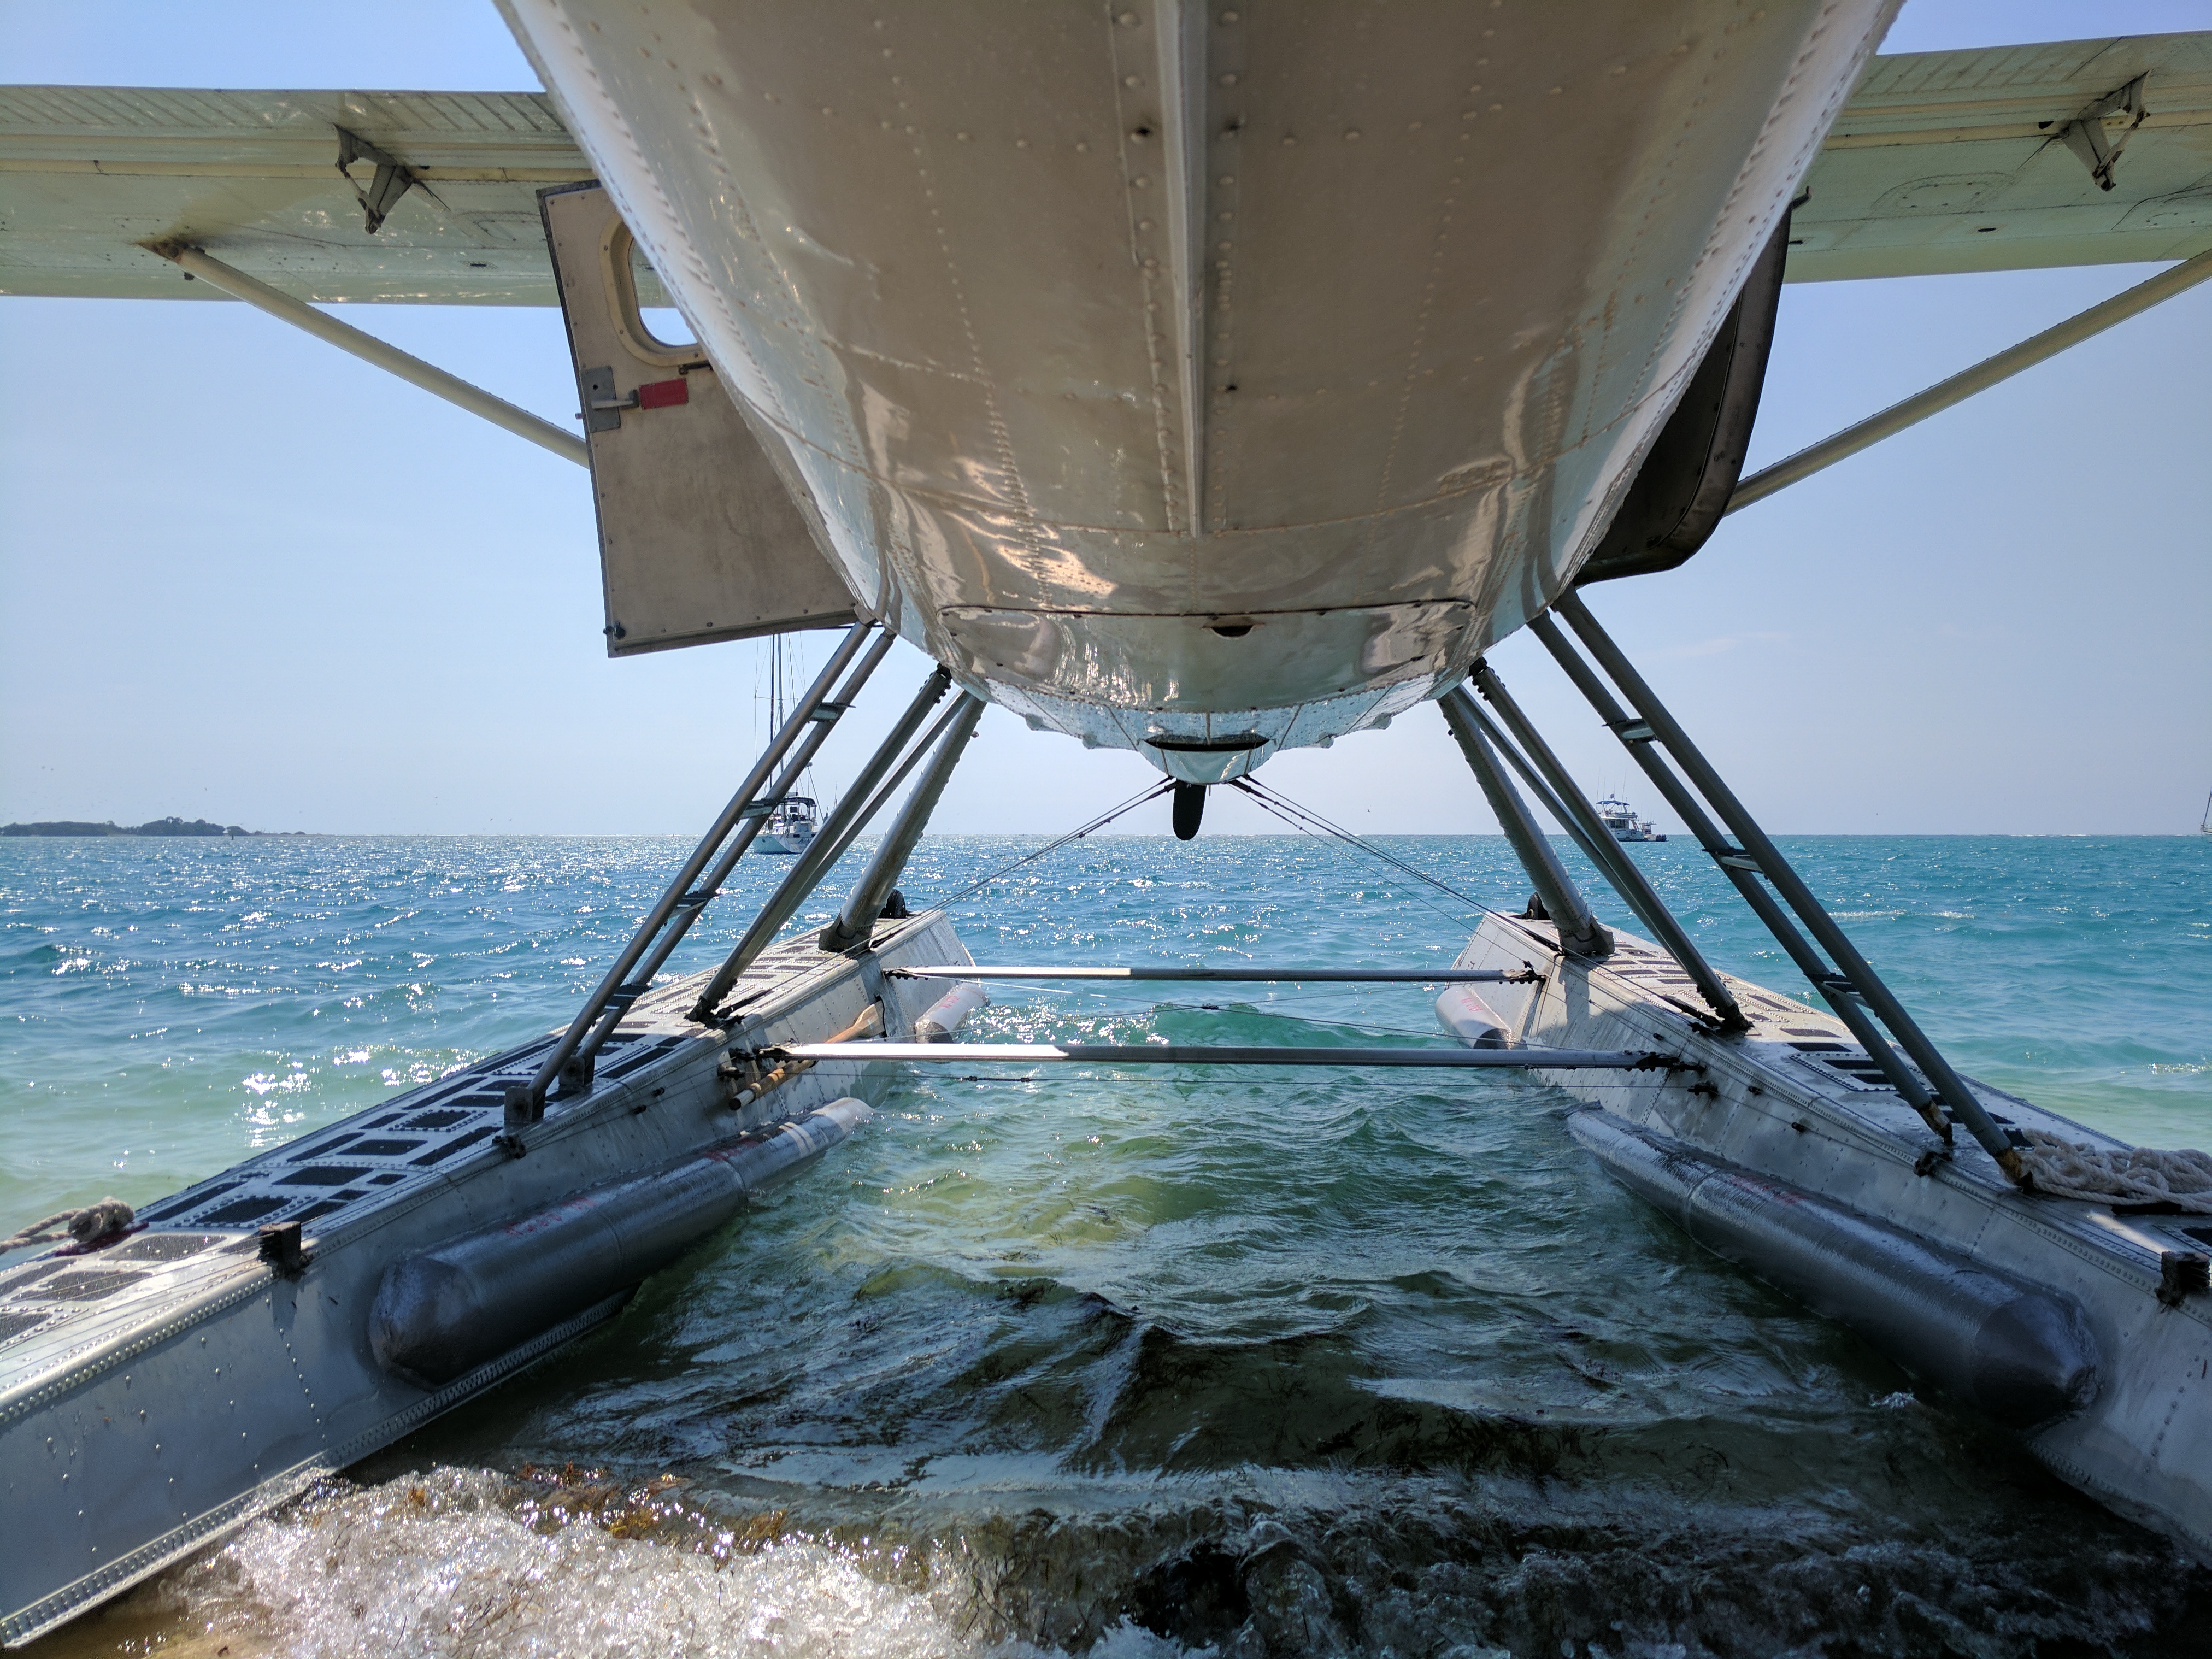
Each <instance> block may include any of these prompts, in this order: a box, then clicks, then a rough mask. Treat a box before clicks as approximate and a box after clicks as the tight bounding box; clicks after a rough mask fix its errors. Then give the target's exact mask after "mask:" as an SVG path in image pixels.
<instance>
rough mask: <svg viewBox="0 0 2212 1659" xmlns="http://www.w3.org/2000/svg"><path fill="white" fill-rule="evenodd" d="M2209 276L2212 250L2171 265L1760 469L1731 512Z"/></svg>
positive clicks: (1733, 502) (1739, 487) (1739, 490)
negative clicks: (2060, 321)
mask: <svg viewBox="0 0 2212 1659" xmlns="http://www.w3.org/2000/svg"><path fill="white" fill-rule="evenodd" d="M2207 277H2212V249H2207V250H2206V251H2205V252H2203V253H2200V254H2198V255H2197V256H2196V257H2195V258H2190V259H2184V260H2183V261H2182V262H2181V263H2180V264H2178V265H2169V266H2168V267H2167V268H2166V270H2161V271H2160V272H2159V273H2158V275H2157V276H2153V277H2151V278H2150V279H2149V280H2148V281H2147V282H2142V283H2136V285H2135V286H2134V287H2133V288H2131V289H2124V290H2123V291H2122V292H2120V293H2118V294H2115V295H2113V296H2112V298H2111V299H2109V300H2106V301H2104V302H2103V303H2102V304H2100V305H2093V306H2091V307H2089V308H2088V309H2087V311H2085V312H2082V313H2080V314H2079V315H2078V316H2074V317H2069V318H2068V319H2066V320H2065V321H2064V322H2063V323H2059V324H2056V325H2053V326H2051V327H2050V328H2046V329H2045V330H2044V331H2043V332H2042V333H2040V334H2038V335H2035V336H2033V337H2031V338H2029V339H2026V340H2022V341H2021V343H2019V344H2018V345H2016V346H2013V347H2011V348H2009V349H2007V350H2003V351H2000V352H1999V353H1997V355H1996V356H1994V357H1985V358H1984V359H1983V360H1982V361H1981V362H1978V363H1976V364H1975V365H1974V366H1973V367H1972V368H1967V369H1961V370H1960V372H1959V373H1958V374H1954V375H1953V376H1952V377H1951V378H1950V379H1949V380H1940V381H1938V382H1937V383H1936V385H1934V386H1929V388H1928V389H1927V390H1926V391H1925V392H1918V393H1916V394H1915V395H1914V396H1912V397H1910V398H1906V399H1905V401H1904V402H1903V403H1899V404H1891V405H1890V406H1889V407H1888V408H1887V409H1885V410H1882V411H1881V414H1879V415H1869V416H1867V418H1866V419H1864V420H1863V421H1861V422H1859V423H1858V424H1857V425H1856V426H1847V427H1845V428H1844V429H1843V430H1842V431H1841V432H1838V433H1837V434H1835V435H1833V436H1832V437H1827V438H1823V439H1822V440H1820V442H1819V443H1816V444H1814V446H1813V447H1811V448H1809V449H1801V450H1799V451H1798V452H1797V453H1796V454H1795V455H1792V456H1790V458H1789V459H1786V460H1780V461H1777V462H1775V464H1774V465H1772V466H1770V467H1766V468H1765V469H1763V470H1762V471H1758V472H1754V473H1753V474H1752V475H1751V477H1748V478H1746V479H1745V480H1744V481H1743V482H1742V483H1740V484H1738V485H1737V486H1736V488H1735V495H1731V496H1730V497H1729V504H1728V511H1729V512H1730V513H1735V512H1738V511H1740V510H1741V509H1742V508H1744V507H1749V506H1750V505H1751V504H1752V503H1753V501H1765V499H1766V498H1767V497H1768V496H1769V495H1772V494H1773V493H1774V492H1775V491H1776V490H1778V489H1783V488H1784V487H1785V486H1787V485H1790V484H1794V483H1796V482H1797V481H1798V480H1799V479H1800V478H1808V477H1812V475H1813V474H1814V473H1815V472H1818V471H1821V470H1822V469H1823V468H1826V467H1831V466H1833V465H1835V464H1836V463H1837V462H1838V461H1840V460H1843V459H1846V458H1847V457H1849V456H1852V455H1856V454H1857V453H1859V451H1861V450H1862V449H1865V448H1867V447H1869V446H1870V445H1873V444H1878V443H1880V442H1881V441H1882V440H1883V439H1884V438H1887V437H1889V436H1891V435H1893V434H1895V433H1899V432H1902V431H1904V430H1905V428H1907V427H1909V426H1917V425H1918V424H1919V423H1920V422H1922V421H1924V420H1926V419H1927V418H1928V417H1929V416H1930V415H1938V414H1941V413H1942V411H1943V410H1947V409H1948V408H1950V407H1951V405H1952V404H1960V403H1964V402H1965V401H1966V399H1967V398H1971V397H1972V396H1973V395H1974V394H1975V393H1976V392H1986V391H1988V390H1989V388H1990V387H1991V386H1996V384H1997V383H1998V382H2000V381H2002V380H2010V379H2011V378H2012V377H2013V376H2014V375H2015V374H2019V373H2020V372H2021V370H2022V369H2024V368H2034V367H2035V366H2036V365H2037V364H2038V363H2039V362H2043V361H2044V360H2045V358H2047V357H2056V356H2057V355H2058V354H2059V353H2060V352H2062V351H2063V350H2065V349H2066V348H2067V347H2068V346H2070V345H2079V344H2080V343H2081V342H2082V341H2084V340H2086V339H2087V338H2089V337H2090V336H2092V335H2093V334H2101V333H2103V332H2104V331H2106V329H2108V328H2110V327H2112V325H2113V324H2115V323H2124V322H2125V321H2127V319H2129V318H2130V317H2133V316H2135V315H2136V314H2137V313H2140V312H2145V311H2148V310H2149V309H2150V308H2151V307H2153V306H2154V305H2156V304H2158V303H2159V302H2160V301H2162V300H2171V299H2172V297H2173V296H2174V295H2177V294H2180V293H2184V292H2186V291H2187V290H2188V289H2192V288H2194V287H2196V286H2197V283H2201V282H2203V281H2204V280H2205V279H2206V278H2207Z"/></svg>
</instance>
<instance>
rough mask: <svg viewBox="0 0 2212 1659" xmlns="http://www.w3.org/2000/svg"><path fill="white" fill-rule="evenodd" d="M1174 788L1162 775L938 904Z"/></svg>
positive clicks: (955, 898)
mask: <svg viewBox="0 0 2212 1659" xmlns="http://www.w3.org/2000/svg"><path fill="white" fill-rule="evenodd" d="M1174 787H1175V780H1174V779H1173V778H1162V779H1161V780H1160V781H1158V783H1153V784H1147V785H1146V787H1144V788H1142V789H1139V791H1138V792H1137V793H1135V794H1133V795H1132V796H1130V797H1129V799H1127V800H1125V801H1123V802H1122V803H1121V805H1119V806H1111V807H1109V808H1107V810H1106V811H1103V812H1101V813H1100V814H1099V815H1098V816H1097V817H1095V818H1092V819H1091V821H1090V822H1089V823H1085V824H1082V825H1079V827H1077V828H1076V829H1071V830H1069V831H1068V832H1067V833H1066V835H1064V836H1060V837H1059V838H1058V839H1057V840H1054V841H1048V842H1046V843H1045V844H1044V845H1043V846H1042V847H1040V848H1036V851H1034V852H1030V853H1024V854H1022V856H1021V857H1019V858H1018V859H1016V860H1013V861H1012V863H1011V864H1004V865H1001V866H999V868H997V869H996V870H994V871H992V872H991V873H990V874H988V875H987V876H982V877H979V878H976V879H975V880H974V881H971V882H969V884H967V885H966V886H965V887H963V888H962V889H961V890H959V891H958V892H957V893H954V894H951V895H950V896H947V897H945V898H942V899H939V901H938V905H939V908H943V907H945V906H948V905H954V904H957V903H959V902H960V901H961V900H962V899H964V898H966V897H967V896H969V894H970V893H975V892H979V891H981V890H982V889H984V888H986V887H988V886H989V885H990V884H992V883H993V882H994V881H1003V880H1004V879H1006V877H1008V876H1011V875H1012V874H1013V872H1015V871H1017V870H1018V869H1020V868H1021V867H1022V866H1024V865H1025V864H1034V863H1036V861H1037V860H1039V859H1041V858H1043V857H1044V856H1046V855H1047V854H1051V853H1057V852H1058V851H1059V850H1060V848H1063V847H1066V846H1067V845H1068V844H1069V843H1070V842H1079V841H1081V840H1082V839H1083V838H1084V837H1085V836H1091V835H1096V834H1097V832H1098V831H1099V830H1101V829H1104V828H1105V827H1106V826H1107V825H1108V824H1109V823H1113V822H1114V820H1115V819H1116V818H1118V817H1121V816H1122V815H1123V814H1125V813H1128V812H1133V811H1136V809H1137V808H1138V807H1139V806H1142V805H1144V804H1145V803H1146V801H1148V800H1157V799H1159V797H1160V796H1162V795H1164V794H1165V793H1167V792H1168V791H1169V790H1170V789H1172V788H1174Z"/></svg>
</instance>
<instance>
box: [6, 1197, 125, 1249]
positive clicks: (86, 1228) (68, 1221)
mask: <svg viewBox="0 0 2212 1659" xmlns="http://www.w3.org/2000/svg"><path fill="white" fill-rule="evenodd" d="M137 1218H138V1217H137V1212H135V1211H134V1210H132V1209H131V1206H129V1205H128V1204H125V1202H124V1201H123V1200H121V1199H119V1198H103V1199H101V1200H100V1202H99V1203H97V1204H88V1205H86V1206H84V1208H82V1210H57V1211H55V1212H53V1214H52V1215H50V1216H48V1217H47V1218H46V1219H45V1220H44V1221H34V1222H33V1223H32V1224H31V1225H29V1226H27V1227H26V1228H24V1229H23V1231H21V1232H19V1233H15V1234H11V1235H10V1236H9V1237H6V1238H0V1250H20V1249H24V1248H25V1247H26V1246H27V1245H32V1244H56V1243H60V1242H61V1241H62V1240H63V1239H64V1238H69V1239H74V1240H75V1241H76V1243H79V1244H90V1243H94V1242H96V1241H98V1240H100V1239H104V1238H112V1237H115V1235H116V1234H118V1233H119V1232H122V1231H124V1230H125V1228H127V1227H129V1226H130V1225H131V1223H132V1222H134V1221H136V1220H137Z"/></svg>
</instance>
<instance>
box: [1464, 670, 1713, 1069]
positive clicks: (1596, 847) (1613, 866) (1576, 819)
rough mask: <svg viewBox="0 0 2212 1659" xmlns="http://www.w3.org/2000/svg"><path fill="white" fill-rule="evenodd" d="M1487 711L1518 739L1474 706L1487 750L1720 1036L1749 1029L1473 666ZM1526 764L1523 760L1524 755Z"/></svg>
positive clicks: (1546, 748)
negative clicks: (1559, 831) (1571, 845)
mask: <svg viewBox="0 0 2212 1659" xmlns="http://www.w3.org/2000/svg"><path fill="white" fill-rule="evenodd" d="M1468 678H1470V679H1472V680H1473V681H1474V684H1475V687H1476V689H1477V690H1480V692H1481V693H1482V695H1483V697H1484V698H1485V700H1486V701H1487V702H1489V704H1490V706H1491V707H1492V708H1495V709H1496V710H1497V711H1498V719H1499V720H1502V721H1504V725H1505V727H1506V732H1510V734H1511V736H1512V738H1514V739H1516V740H1517V743H1518V750H1516V746H1515V744H1514V743H1513V742H1509V741H1507V740H1506V736H1505V733H1504V732H1497V731H1494V730H1491V729H1490V726H1489V721H1488V720H1486V719H1485V718H1484V716H1483V714H1482V711H1481V709H1480V708H1479V707H1474V705H1470V707H1474V717H1475V718H1476V719H1477V720H1481V721H1482V723H1483V726H1484V727H1485V730H1486V734H1487V735H1488V736H1489V738H1490V739H1491V743H1492V746H1493V747H1494V748H1495V749H1496V750H1498V753H1499V754H1501V755H1503V756H1504V757H1505V758H1506V759H1507V760H1508V761H1509V762H1510V763H1512V766H1513V769H1514V770H1515V771H1516V772H1518V773H1520V774H1521V776H1522V780H1523V781H1525V782H1527V784H1528V787H1529V788H1530V789H1531V790H1534V791H1535V792H1536V794H1537V799H1538V804H1539V805H1541V806H1542V807H1543V808H1544V810H1545V811H1548V812H1550V813H1551V814H1552V816H1553V817H1556V818H1557V819H1559V822H1560V823H1561V824H1562V825H1564V826H1565V829H1566V831H1567V833H1568V834H1569V835H1570V836H1573V837H1574V840H1575V844H1576V845H1577V846H1578V847H1580V848H1582V849H1583V856H1584V857H1585V858H1587V859H1589V861H1590V862H1591V863H1592V864H1595V866H1597V867H1598V871H1599V872H1600V873H1601V874H1602V875H1603V876H1604V877H1605V878H1606V879H1607V881H1608V882H1610V883H1612V884H1613V891H1615V892H1616V893H1618V894H1620V896H1621V899H1622V901H1623V902H1626V904H1627V906H1628V908H1630V909H1632V910H1633V911H1635V912H1636V915H1637V919H1638V921H1642V922H1643V924H1644V926H1645V927H1649V928H1650V930H1651V933H1652V935H1653V937H1655V938H1656V939H1658V941H1659V943H1660V944H1661V945H1664V946H1665V947H1666V949H1667V951H1668V955H1670V956H1672V957H1674V960H1675V961H1676V962H1677V963H1680V966H1681V969H1682V971H1683V972H1684V973H1686V974H1687V975H1689V976H1690V982H1691V983H1692V984H1693V985H1695V986H1696V987H1698V994H1699V996H1701V997H1703V998H1704V999H1705V1006H1708V1007H1709V1008H1711V1010H1712V1011H1713V1015H1714V1017H1715V1018H1717V1019H1718V1020H1719V1021H1720V1023H1721V1029H1722V1030H1724V1031H1747V1030H1750V1029H1751V1022H1750V1021H1749V1020H1747V1019H1746V1018H1744V1014H1743V1010H1742V1009H1741V1008H1740V1007H1738V1006H1736V1000H1735V996H1734V995H1733V994H1731V993H1730V992H1729V988H1728V987H1727V986H1726V985H1724V984H1723V983H1722V981H1721V976H1720V975H1718V974H1717V973H1715V972H1714V971H1713V969H1712V964H1711V963H1708V962H1707V961H1706V960H1705V956H1704V954H1703V953H1702V952H1700V951H1699V949H1698V947H1697V946H1696V945H1692V943H1691V942H1690V936H1689V935H1688V934H1687V933H1684V932H1683V931H1682V925H1681V923H1680V922H1678V921H1675V920H1674V913H1673V912H1672V911H1670V910H1668V908H1667V906H1666V903H1665V902H1664V901H1663V900H1662V899H1661V898H1660V896H1659V895H1658V894H1657V892H1656V891H1655V890H1653V889H1652V886H1651V884H1650V882H1649V881H1647V880H1646V879H1644V872H1643V871H1641V870H1639V869H1638V868H1637V866H1636V860H1634V859H1632V858H1631V857H1629V855H1628V853H1627V850H1626V848H1623V847H1622V846H1621V844H1620V842H1617V841H1615V840H1614V839H1613V832H1612V831H1611V830H1610V829H1607V828H1606V827H1605V820H1604V819H1603V818H1601V817H1599V816H1598V811H1597V808H1595V806H1593V805H1590V802H1589V797H1588V796H1587V795H1585V794H1584V793H1583V792H1582V789H1581V788H1580V787H1578V786H1577V784H1576V782H1575V781H1574V778H1573V776H1572V775H1571V774H1570V773H1569V772H1568V770H1567V769H1566V768H1565V766H1564V765H1562V764H1561V763H1560V761H1559V757H1558V756H1557V755H1556V754H1554V753H1553V751H1552V746H1551V745H1550V744H1547V743H1546V742H1545V741H1544V739H1543V737H1542V735H1541V733H1539V732H1537V730H1536V727H1535V725H1534V722H1532V721H1531V720H1529V719H1528V715H1526V714H1523V713H1522V710H1521V705H1520V704H1518V703H1516V702H1514V701H1513V699H1512V697H1511V696H1509V695H1507V693H1506V690H1505V684H1504V681H1502V680H1500V679H1499V678H1498V674H1497V671H1495V670H1494V669H1492V667H1491V665H1489V664H1488V663H1487V662H1477V663H1476V664H1475V665H1474V671H1473V672H1472V673H1471V674H1470V675H1469V676H1468ZM1523 754H1525V755H1526V756H1527V758H1526V759H1525V760H1524V759H1523V758H1522V755H1523Z"/></svg>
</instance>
